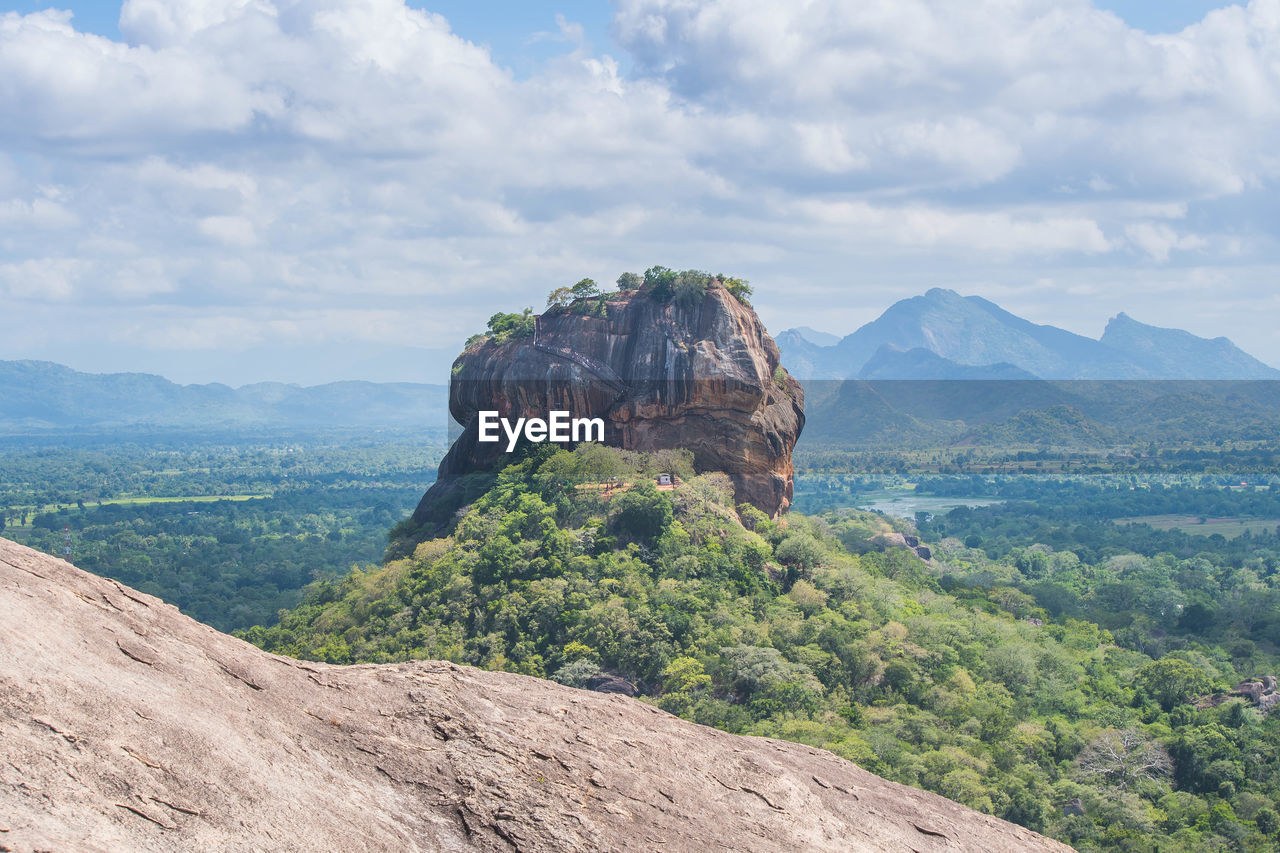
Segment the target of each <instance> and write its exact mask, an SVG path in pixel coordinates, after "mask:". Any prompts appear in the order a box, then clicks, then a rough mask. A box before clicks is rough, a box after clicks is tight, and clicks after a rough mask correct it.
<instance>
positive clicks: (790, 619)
mask: <svg viewBox="0 0 1280 853" xmlns="http://www.w3.org/2000/svg"><path fill="white" fill-rule="evenodd" d="M672 470H675V471H677V472H678V473H679V476H680V477H681V478H682V479H683V482H682V483H681V485H680V486H679V487H678V488H676V489H675V490H674V491H659V490H658V489H656V488H653V487H652V486H651V485H650V484H649V478H651V477H652V476H653V475H654V473H655V472H663V471H672ZM615 478H616V479H615ZM910 532H911V531H910V529H909V527H907V526H905V524H896V523H893V524H891V523H890V522H888V521H887V520H886V519H885V518H884V517H881V516H876V515H871V514H866V513H857V512H850V511H846V512H841V513H833V514H830V515H829V516H828V517H826V518H825V519H819V518H806V517H803V516H800V515H797V514H792V515H791V516H788V517H784V518H783V519H780V520H772V519H769V518H767V517H766V516H764V515H763V514H762V513H760V512H758V511H753V510H751V509H750V508H746V507H735V506H734V505H733V501H732V492H731V490H730V488H729V485H728V481H727V478H725V477H723V476H722V475H719V474H715V473H703V474H700V475H694V474H693V472H692V471H690V470H688V467H687V460H685V464H684V466H683V467H682V466H681V460H680V458H679V457H678V455H674V454H667V455H665V457H663V458H656V459H655V458H652V457H646V456H643V455H638V454H633V453H625V452H622V451H616V450H611V449H607V448H603V447H599V446H594V445H588V446H583V447H579V448H577V449H576V450H574V451H572V452H570V451H565V450H557V449H554V448H549V447H545V446H543V447H541V448H538V449H537V450H536V451H534V452H532V453H530V454H529V455H526V456H525V457H523V458H521V459H520V460H519V461H517V462H516V463H514V464H512V465H511V466H509V467H508V468H506V469H505V470H503V471H502V472H501V473H500V474H499V475H498V476H497V478H496V481H495V482H494V484H493V486H492V488H491V489H490V490H489V491H488V492H486V493H485V494H484V495H483V496H482V497H480V498H479V499H478V500H477V501H476V502H475V503H474V504H473V505H471V507H470V508H469V509H468V510H467V511H466V512H465V514H464V515H463V516H462V517H461V519H460V520H459V522H458V524H457V526H456V528H455V529H454V531H453V533H452V535H451V536H449V537H448V538H444V539H436V540H432V541H428V542H424V543H421V544H419V545H418V546H417V547H416V549H415V550H414V551H413V553H412V554H411V555H409V556H406V557H404V558H402V559H397V560H393V561H391V562H389V563H387V564H385V565H383V566H381V567H379V568H371V569H367V570H360V571H357V572H355V573H353V574H352V575H351V576H350V577H348V578H347V579H345V580H342V581H331V580H325V581H320V582H318V583H316V584H314V585H313V586H312V587H311V588H309V590H308V591H307V593H306V596H305V598H304V601H303V603H302V604H301V605H300V606H299V607H298V608H297V609H295V610H293V611H290V612H286V613H284V614H282V619H281V621H280V623H279V624H278V625H275V626H271V627H259V628H253V629H250V630H249V631H247V632H245V634H244V636H245V637H246V638H248V639H250V640H251V641H253V642H255V643H257V644H259V645H261V646H263V647H264V648H266V649H268V650H271V651H276V652H281V653H285V654H291V655H296V656H300V657H307V658H313V659H318V660H326V661H331V662H335V663H349V662H357V661H393V660H404V659H410V658H445V659H449V660H454V661H459V662H465V663H470V664H474V665H478V666H483V667H486V668H491V669H501V670H508V671H514V672H522V673H526V674H530V675H536V676H542V677H551V678H554V679H556V680H558V681H561V682H563V683H567V684H573V685H579V686H582V685H587V684H589V683H590V682H591V681H592V680H593V679H598V678H601V677H606V678H613V679H619V678H620V679H624V680H626V681H627V682H630V683H631V684H632V685H634V686H635V688H636V690H637V691H638V693H639V694H640V695H641V696H642V698H643V701H647V702H651V703H654V704H657V705H659V706H660V707H663V708H665V709H667V710H669V711H671V712H673V713H676V714H679V715H681V716H684V717H687V718H689V719H692V720H696V721H698V722H701V723H705V724H708V725H713V726H717V727H720V728H724V729H727V730H730V731H735V732H744V733H752V734H759V735H767V736H772V737H780V738H786V739H790V740H796V741H801V742H804V743H809V744H812V745H815V746H820V747H823V748H826V749H829V750H831V751H833V752H835V753H837V754H839V755H842V756H844V757H847V758H850V759H852V760H854V761H856V762H858V763H859V764H861V765H862V766H864V767H866V768H867V769H869V770H871V771H873V772H876V773H879V774H881V775H883V776H886V777H888V778H891V779H896V780H898V781H902V782H906V783H908V784H912V785H916V786H919V787H923V788H927V789H929V790H933V791H937V792H939V793H942V794H944V795H945V796H948V797H950V798H952V799H955V800H957V801H959V802H962V803H965V804H967V805H970V806H972V807H974V808H977V809H980V810H982V811H986V812H989V813H992V814H996V815H999V816H1001V817H1004V818H1007V819H1009V820H1013V821H1016V822H1018V823H1021V824H1023V825H1026V826H1028V827H1031V828H1033V829H1037V830H1040V831H1043V832H1046V833H1049V834H1051V835H1053V836H1055V837H1058V838H1061V839H1063V840H1066V841H1069V842H1070V843H1072V844H1074V845H1076V846H1077V847H1078V848H1079V849H1081V850H1139V851H1143V850H1149V851H1155V850H1157V849H1159V850H1161V851H1200V850H1228V849H1243V850H1259V851H1260V850H1269V849H1274V844H1275V841H1276V838H1275V832H1276V830H1277V828H1278V827H1277V824H1278V823H1280V821H1277V820H1276V819H1275V815H1276V811H1277V804H1278V803H1280V715H1276V714H1271V715H1269V716H1265V717H1264V716H1261V715H1260V714H1259V713H1258V711H1256V710H1255V709H1253V708H1252V707H1249V706H1246V704H1244V703H1242V702H1241V701H1239V700H1235V701H1228V702H1226V703H1223V704H1221V705H1220V706H1219V707H1205V708H1204V709H1202V710H1200V709H1197V707H1196V706H1194V705H1192V704H1190V703H1189V702H1188V701H1187V700H1188V699H1189V698H1190V697H1191V696H1192V695H1195V694H1199V693H1201V692H1208V691H1210V690H1218V691H1221V690H1225V689H1228V688H1229V687H1230V686H1231V685H1232V684H1234V683H1235V682H1236V680H1238V679H1240V678H1241V677H1244V676H1247V675H1252V674H1255V673H1253V672H1247V671H1241V670H1239V669H1237V668H1236V667H1235V663H1234V662H1233V660H1234V661H1235V662H1242V660H1243V659H1238V658H1237V659H1233V658H1232V656H1231V655H1230V654H1228V653H1227V652H1226V651H1225V650H1223V649H1222V648H1220V647H1217V646H1213V645H1207V644H1203V643H1196V642H1191V643H1185V642H1184V643H1182V644H1181V645H1180V647H1178V648H1166V649H1163V650H1158V651H1155V653H1154V655H1153V654H1148V653H1146V652H1144V650H1143V649H1141V648H1135V647H1132V646H1131V645H1129V644H1127V643H1125V642H1121V641H1119V639H1118V637H1117V635H1115V634H1113V633H1112V631H1110V630H1107V629H1104V628H1101V627H1099V626H1098V625H1097V624H1096V623H1093V622H1088V621H1084V620H1082V619H1079V618H1074V617H1072V616H1070V615H1066V614H1061V615H1056V616H1055V615H1054V613H1053V612H1052V611H1051V608H1049V607H1047V606H1046V605H1045V603H1043V602H1041V601H1039V600H1038V599H1037V597H1036V596H1034V595H1032V594H1028V593H1027V592H1024V591H1023V590H1022V589H1020V588H1019V584H1021V583H1022V580H1021V579H1022V578H1024V577H1026V578H1031V577H1033V576H1034V578H1036V579H1039V580H1043V579H1046V578H1047V579H1052V578H1053V577H1054V576H1055V574H1056V573H1058V572H1059V571H1063V572H1068V573H1069V572H1075V573H1076V574H1077V575H1080V576H1087V575H1088V574H1089V572H1088V571H1086V570H1085V567H1082V566H1081V565H1080V564H1081V561H1080V560H1079V558H1078V557H1075V555H1070V558H1069V559H1068V558H1067V557H1065V556H1063V557H1060V556H1058V555H1056V554H1054V553H1050V552H1047V551H1043V550H1041V551H1035V550H1032V551H1025V550H1017V549H1014V550H1010V551H1009V552H1007V553H1006V554H1005V555H1004V556H1001V557H999V558H998V559H993V558H992V557H990V556H988V555H987V554H986V553H985V552H983V551H982V550H980V549H977V548H967V547H966V546H964V545H963V544H961V543H960V542H958V541H956V540H953V539H946V540H942V541H937V542H933V543H931V546H932V547H933V549H934V554H935V557H937V558H938V559H935V560H933V561H932V562H926V561H924V560H921V559H920V558H919V557H917V556H916V553H915V552H914V551H913V550H911V549H909V548H907V547H905V546H903V545H902V542H903V538H902V534H904V533H908V534H909V533H910ZM894 543H898V544H896V545H895V544H894ZM1035 553H1044V554H1045V557H1044V559H1043V560H1040V559H1039V558H1034V557H1031V556H1028V555H1029V554H1035ZM1020 560H1021V561H1023V562H1024V563H1026V565H1027V567H1028V568H1027V575H1023V574H1022V570H1021V569H1020V568H1019V565H1020V563H1019V561H1020ZM1101 568H1102V567H1101V566H1098V567H1095V569H1094V570H1093V571H1095V572H1096V571H1098V570H1100V569H1101ZM1067 576H1070V575H1064V577H1067ZM1268 576H1269V577H1270V575H1268ZM982 578H986V581H985V582H981V580H982ZM1260 579H1261V576H1260ZM1264 583H1265V582H1264ZM948 590H950V592H948ZM1085 594H1087V595H1092V594H1094V593H1091V592H1089V591H1088V590H1085ZM1252 660H1255V661H1267V660H1269V659H1268V658H1267V656H1266V655H1263V656H1261V657H1254V658H1252ZM1270 660H1274V658H1271V659H1270Z"/></svg>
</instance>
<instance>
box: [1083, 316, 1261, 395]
mask: <svg viewBox="0 0 1280 853" xmlns="http://www.w3.org/2000/svg"><path fill="white" fill-rule="evenodd" d="M1101 342H1102V344H1103V345H1105V346H1108V347H1110V348H1112V349H1113V350H1116V351H1118V352H1121V353H1124V354H1125V355H1126V356H1127V357H1128V358H1130V359H1131V360H1133V361H1136V362H1138V363H1139V364H1141V365H1142V366H1143V367H1144V368H1146V369H1147V370H1149V371H1150V372H1151V373H1152V374H1154V375H1156V376H1158V377H1159V378H1162V379H1275V378H1280V370H1276V369H1275V368H1273V367H1270V366H1268V365H1266V364H1264V363H1263V362H1261V361H1259V360H1258V359H1256V358H1254V357H1253V356H1251V355H1249V354H1248V353H1246V352H1244V351H1243V350H1241V349H1240V348H1239V347H1237V346H1236V345H1235V344H1234V343H1232V342H1231V340H1230V339H1229V338H1226V337H1221V336H1219V337H1216V338H1202V337H1199V336H1197V335H1193V334H1191V333H1190V332H1187V331H1184V330H1183V329H1165V328H1161V327H1159V326H1150V325H1147V324H1146V323H1142V322H1139V321H1138V320H1135V319H1133V318H1132V317H1130V316H1129V315H1128V314H1126V313H1124V312H1123V311H1121V312H1120V313H1119V314H1117V315H1116V316H1114V317H1112V318H1111V319H1110V320H1109V321H1108V322H1107V328H1106V330H1105V331H1103V333H1102V340H1101Z"/></svg>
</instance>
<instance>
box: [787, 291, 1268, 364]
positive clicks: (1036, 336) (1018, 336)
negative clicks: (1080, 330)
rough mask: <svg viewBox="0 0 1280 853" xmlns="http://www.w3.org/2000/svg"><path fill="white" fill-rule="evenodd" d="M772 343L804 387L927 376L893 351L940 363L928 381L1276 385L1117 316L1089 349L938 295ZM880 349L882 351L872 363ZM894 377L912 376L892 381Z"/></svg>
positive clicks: (1222, 342)
mask: <svg viewBox="0 0 1280 853" xmlns="http://www.w3.org/2000/svg"><path fill="white" fill-rule="evenodd" d="M777 341H778V345H779V346H780V347H781V348H782V350H783V363H784V364H785V365H786V366H787V368H788V370H790V371H791V372H792V373H793V374H794V375H796V376H798V377H800V378H802V379H849V378H854V377H858V376H866V375H867V372H866V371H867V368H868V367H869V366H873V367H874V369H873V370H871V371H870V372H871V373H872V374H874V375H876V376H878V377H879V378H903V379H906V378H913V377H914V376H915V375H916V374H917V373H919V372H920V371H921V370H924V369H926V362H925V361H924V360H922V357H921V355H920V354H919V353H917V354H916V355H914V356H913V357H912V358H911V359H904V358H901V357H895V356H894V355H893V351H894V350H898V351H901V352H911V351H913V350H922V351H926V352H929V353H933V354H934V355H936V356H938V357H939V358H940V359H942V360H943V361H942V362H941V363H930V364H929V365H928V367H927V370H928V371H930V372H935V373H936V372H938V371H939V370H941V371H943V372H954V371H953V368H955V367H965V368H978V367H991V366H997V365H999V366H1008V367H1011V368H1013V369H1015V370H1018V371H1023V372H1025V373H1026V374H1030V375H1034V376H1036V377H1040V378H1044V379H1263V378H1280V371H1277V370H1274V369H1273V368H1271V367H1269V366H1267V365H1265V364H1263V363H1262V362H1260V361H1258V360H1257V359H1255V358H1253V357H1252V356H1250V355H1248V354H1247V353H1244V352H1242V351H1241V350H1240V349H1238V348H1237V347H1236V346H1235V345H1234V344H1233V343H1231V341H1229V340H1228V339H1226V338H1214V339H1212V340H1210V339H1207V338H1200V337H1197V336H1196V335H1193V334H1191V333H1190V332H1186V331H1182V330H1180V329H1161V328H1158V327H1156V326H1148V325H1146V324H1144V323H1140V322H1138V321H1137V320H1134V319H1133V318H1132V317H1130V316H1129V315H1128V314H1125V313H1123V312H1121V313H1119V314H1117V315H1116V316H1115V317H1113V318H1111V321H1110V322H1109V323H1108V324H1107V331H1106V333H1104V334H1103V336H1102V339H1101V340H1094V339H1093V338H1088V337H1085V336H1083V335H1078V334H1075V333H1074V332H1069V331H1067V330H1065V329H1060V328H1057V327H1055V326H1049V325H1040V324H1037V323H1033V322H1031V321H1030V320H1027V319H1025V318H1023V317H1019V316H1017V315H1016V314H1012V313H1010V312H1009V311H1006V310H1005V309H1003V308H1001V307H1000V306H999V305H997V304H995V303H994V302H991V301H990V300H988V299H984V298H982V297H981V296H961V295H960V294H959V293H957V292H956V291H954V290H950V289H948V288H943V287H934V288H930V289H929V290H927V291H925V292H924V293H923V294H922V295H920V296H913V297H910V298H908V299H903V300H900V301H898V302H895V303H894V304H893V305H891V306H889V307H888V308H887V309H886V310H885V311H884V313H883V314H881V315H880V316H879V317H878V318H876V319H875V320H872V321H871V322H870V323H867V324H866V325H864V326H863V327H862V328H860V329H858V330H857V331H855V332H854V333H853V334H851V335H848V336H846V337H845V338H843V339H842V340H840V342H839V343H837V344H835V345H834V346H830V345H828V346H823V345H820V344H818V343H816V342H815V341H813V340H812V339H811V338H807V337H805V336H804V335H803V334H802V333H801V332H800V331H799V330H790V331H789V332H784V333H783V334H781V335H779V336H778V339H777ZM885 346H889V347H890V349H889V350H886V351H884V352H885V354H884V355H882V356H881V357H880V358H878V359H877V353H880V352H881V350H882V348H883V347H885ZM873 359H874V360H876V364H875V365H871V362H872V361H873ZM899 369H901V370H906V371H907V373H909V374H911V375H903V376H897V375H896V374H895V371H897V370H899ZM886 371H888V373H886Z"/></svg>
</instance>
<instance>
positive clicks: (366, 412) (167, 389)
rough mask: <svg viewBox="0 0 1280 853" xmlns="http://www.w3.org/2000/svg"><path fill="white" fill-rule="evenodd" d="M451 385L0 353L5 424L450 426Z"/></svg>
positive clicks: (14, 428) (25, 428)
mask: <svg viewBox="0 0 1280 853" xmlns="http://www.w3.org/2000/svg"><path fill="white" fill-rule="evenodd" d="M448 396H449V395H448V388H446V387H445V386H443V385H420V384H416V383H411V382H332V383H329V384H327V385H316V386H311V387H301V386H298V385H285V384H283V383H279V382H261V383H257V384H254V385H245V386H243V387H241V388H231V387H230V386H227V385H221V384H216V383H215V384H210V385H178V384H176V383H173V382H170V381H169V380H168V379H165V378H163V377H160V376H155V375H152V374H149V373H102V374H99V373H81V372H79V371H76V370H72V369H71V368H69V367H64V366H63V365H60V364H54V363H53V362H48V361H0V432H3V433H7V434H14V433H22V432H30V431H36V432H39V431H46V430H59V429H86V428H88V429H112V428H118V427H154V428H162V429H168V428H181V429H244V428H249V429H252V428H264V429H265V428H270V429H276V428H291V429H327V428H334V427H337V428H342V427H368V428H372V429H378V428H383V429H387V428H400V427H417V428H421V429H422V430H423V432H424V433H430V432H435V431H438V432H439V433H440V434H441V436H442V437H443V435H444V433H445V431H446V427H447V418H448V415H447V407H448Z"/></svg>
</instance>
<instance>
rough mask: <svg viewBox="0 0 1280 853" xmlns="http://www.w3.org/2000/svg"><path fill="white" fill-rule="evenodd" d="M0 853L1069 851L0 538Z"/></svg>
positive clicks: (823, 764)
mask: <svg viewBox="0 0 1280 853" xmlns="http://www.w3.org/2000/svg"><path fill="white" fill-rule="evenodd" d="M0 613H3V614H4V615H5V617H4V619H2V620H0V649H2V650H3V654H0V850H5V851H19V852H20V853H31V851H36V850H76V851H182V850H221V851H251V850H252V851H276V850H352V851H374V850H388V851H428V850H431V851H436V850H450V851H454V850H504V851H510V850H520V851H530V852H531V853H532V852H533V851H609V850H656V849H661V850H674V851H681V850H696V851H705V850H721V849H732V850H752V851H795V850H806V851H827V850H830V851H835V850H840V851H904V853H905V851H909V850H916V851H942V850H947V851H956V850H973V851H979V850H982V851H998V850H1008V851H1014V850H1018V851H1065V850H1068V849H1069V848H1066V847H1064V846H1062V845H1061V844H1058V843H1057V842H1054V841H1050V840H1048V839H1045V838H1043V837H1041V836H1039V835H1036V834H1035V833H1033V832H1030V831H1028V830H1026V829H1022V828H1020V827H1017V826H1014V825H1012V824H1009V823H1005V822H1003V821H1000V820H997V819H996V818H993V817H988V816H986V815H982V814H979V813H977V812H974V811H971V810H969V809H967V808H965V807H963V806H960V805H957V804H956V803H952V802H950V801H949V800H945V799H943V798H942V797H939V796H936V795H933V794H927V793H924V792H921V791H917V790H914V789H912V788H907V787H904V786H902V785H897V784H894V783H891V782H886V781H884V780H882V779H880V778H878V777H876V776H873V775H872V774H870V773H867V772H865V771H863V770H860V769H858V768H857V767H855V766H854V765H852V764H850V763H849V762H847V761H844V760H842V759H839V758H836V757H835V756H833V755H831V754H830V753H827V752H823V751H821V750H817V749H812V748H810V747H806V746H800V745H797V744H792V743H785V742H781V741H775V740H766V739H761V738H747V737H739V736H736V735H730V734H726V733H724V732H719V731H716V730H714V729H708V728H704V727H702V726H697V725H694V724H693V723H689V722H685V721H684V720H680V719H678V718H676V717H673V716H671V715H669V714H666V713H665V712H662V711H659V710H657V709H655V708H652V707H650V706H647V705H644V704H642V703H640V702H638V701H636V700H634V699H628V698H626V697H623V696H618V695H606V694H600V693H591V692H588V691H585V690H575V689H572V688H569V687H562V686H560V685H558V684H554V683H552V682H548V681H540V680H538V679H534V678H528V677H525V676H519V675H509V674H505V673H491V672H483V671H480V670H476V669H471V668H468V667H459V666H455V665H452V664H448V663H441V662H436V661H421V662H415V663H407V664H385V665H364V666H349V667H337V666H326V665H323V664H314V663H304V662H302V661H297V660H292V659H290V658H285V657H279V656H277V655H270V654H267V653H265V652H263V651H261V650H259V649H256V648H254V647H253V646H250V645H249V644H247V643H244V642H242V641H240V640H237V639H234V638H232V637H228V636H226V635H225V634H220V633H218V632H217V631H215V630H214V629H212V628H209V627H208V626H205V625H202V624H200V623H198V622H195V621H193V620H191V619H189V618H187V617H185V616H183V615H181V614H180V613H179V612H178V611H177V610H176V609H175V608H173V607H172V606H169V605H166V604H164V603H162V602H161V601H159V600H158V599H156V598H152V597H151V596H148V595H143V594H141V593H139V592H136V591H134V590H132V589H130V588H128V587H125V586H122V585H120V584H118V583H116V582H114V581H111V580H107V579H104V578H100V577H97V576H94V575H89V574H87V573H85V572H82V571H80V570H79V569H76V568H74V567H73V566H71V565H69V564H67V563H64V562H62V561H61V560H57V559H55V558H53V557H48V556H45V555H43V554H39V553H37V552H35V551H32V550H30V549H28V548H24V547H22V546H20V545H17V544H15V543H13V542H9V541H8V540H4V539H0Z"/></svg>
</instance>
